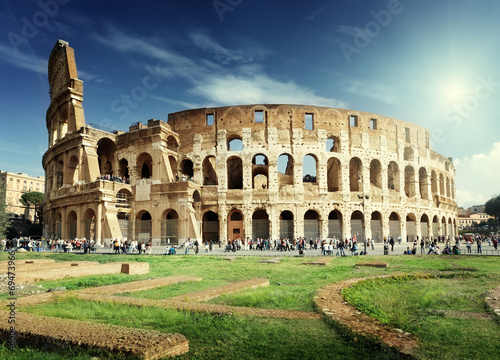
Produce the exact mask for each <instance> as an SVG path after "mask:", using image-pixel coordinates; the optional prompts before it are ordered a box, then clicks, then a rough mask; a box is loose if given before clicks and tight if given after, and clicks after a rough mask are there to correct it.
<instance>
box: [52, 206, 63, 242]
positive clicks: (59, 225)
mask: <svg viewBox="0 0 500 360" xmlns="http://www.w3.org/2000/svg"><path fill="white" fill-rule="evenodd" d="M62 222H63V218H62V214H61V213H60V212H58V213H57V214H56V221H55V231H54V232H55V236H56V238H57V239H60V238H62V237H63V234H62V232H61V229H62Z"/></svg>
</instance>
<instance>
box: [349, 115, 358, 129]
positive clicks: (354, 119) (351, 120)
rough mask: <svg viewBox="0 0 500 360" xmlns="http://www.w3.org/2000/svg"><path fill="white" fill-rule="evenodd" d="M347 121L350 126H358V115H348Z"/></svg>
mask: <svg viewBox="0 0 500 360" xmlns="http://www.w3.org/2000/svg"><path fill="white" fill-rule="evenodd" d="M349 123H350V125H351V127H358V117H357V116H355V115H351V116H350V117H349Z"/></svg>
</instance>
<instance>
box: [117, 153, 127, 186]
mask: <svg viewBox="0 0 500 360" xmlns="http://www.w3.org/2000/svg"><path fill="white" fill-rule="evenodd" d="M118 166H119V167H120V176H121V177H122V178H124V179H125V180H126V181H128V180H129V179H130V174H129V172H128V160H127V159H125V158H123V159H121V160H120V162H119V163H118Z"/></svg>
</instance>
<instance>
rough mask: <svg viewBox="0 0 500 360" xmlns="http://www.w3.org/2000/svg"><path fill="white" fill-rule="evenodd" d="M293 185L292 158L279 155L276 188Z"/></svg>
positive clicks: (286, 155)
mask: <svg viewBox="0 0 500 360" xmlns="http://www.w3.org/2000/svg"><path fill="white" fill-rule="evenodd" d="M283 185H293V157H292V156H291V155H289V154H281V155H280V156H279V157H278V186H283Z"/></svg>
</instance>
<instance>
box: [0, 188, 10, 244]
mask: <svg viewBox="0 0 500 360" xmlns="http://www.w3.org/2000/svg"><path fill="white" fill-rule="evenodd" d="M5 200H6V199H5V183H3V182H2V183H0V239H3V238H5V230H6V229H7V215H8V214H7V211H6V208H7V203H6V202H5Z"/></svg>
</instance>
